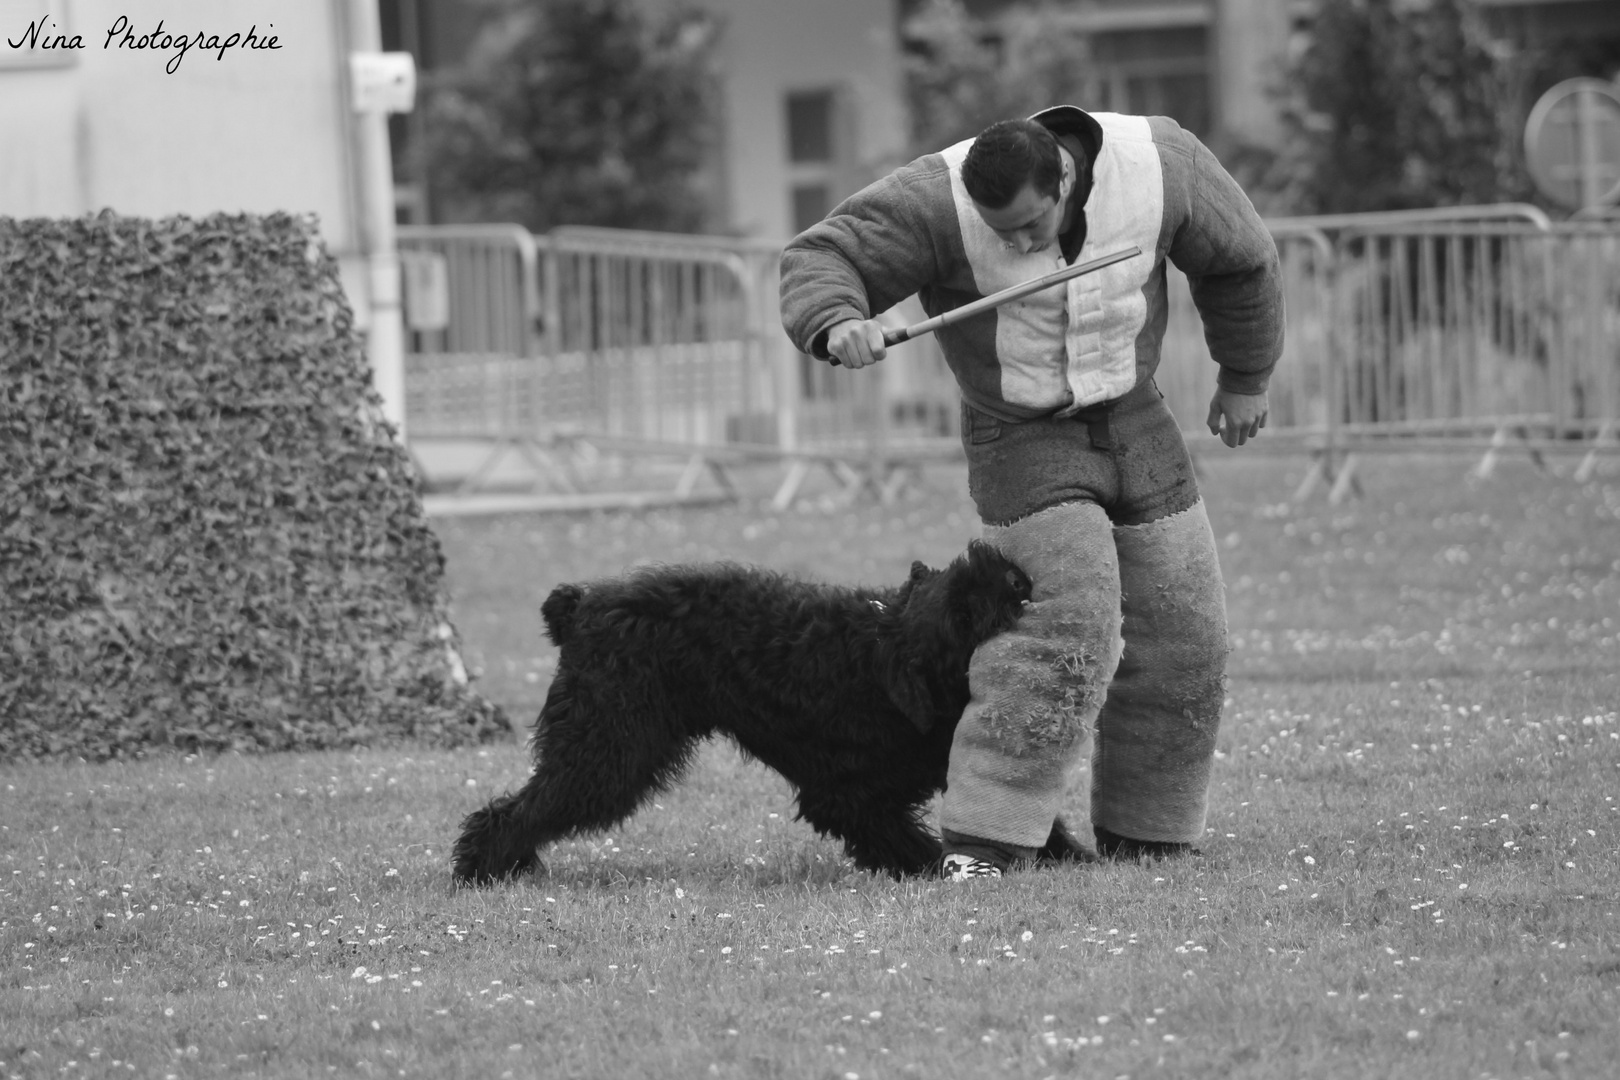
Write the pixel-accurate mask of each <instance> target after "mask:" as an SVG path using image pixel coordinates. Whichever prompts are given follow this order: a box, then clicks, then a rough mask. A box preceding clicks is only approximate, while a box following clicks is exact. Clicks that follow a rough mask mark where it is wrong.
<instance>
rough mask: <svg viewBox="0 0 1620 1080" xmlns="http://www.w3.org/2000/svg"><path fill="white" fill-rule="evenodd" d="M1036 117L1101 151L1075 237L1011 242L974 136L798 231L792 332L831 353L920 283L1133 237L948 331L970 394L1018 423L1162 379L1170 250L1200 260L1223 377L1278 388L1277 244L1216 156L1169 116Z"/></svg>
mask: <svg viewBox="0 0 1620 1080" xmlns="http://www.w3.org/2000/svg"><path fill="white" fill-rule="evenodd" d="M1032 119H1034V120H1036V121H1037V122H1039V123H1042V124H1044V125H1045V126H1047V127H1048V128H1050V129H1051V130H1053V131H1054V132H1055V133H1058V134H1059V135H1060V137H1062V136H1065V135H1067V136H1070V137H1072V138H1077V139H1078V140H1079V142H1080V144H1081V145H1082V146H1083V147H1084V148H1085V149H1086V150H1087V151H1088V152H1089V153H1090V155H1091V159H1092V164H1091V170H1090V175H1089V180H1090V190H1089V191H1085V190H1083V189H1079V194H1080V196H1081V197H1083V198H1084V203H1083V221H1082V222H1081V223H1080V224H1079V225H1077V228H1078V229H1079V230H1080V233H1081V235H1082V236H1083V242H1082V243H1081V244H1080V246H1079V247H1078V249H1072V250H1070V251H1069V253H1068V255H1067V256H1065V255H1064V254H1063V253H1061V252H1060V251H1059V245H1058V244H1052V245H1049V246H1048V247H1047V248H1046V250H1043V251H1038V252H1030V253H1028V254H1024V255H1020V254H1019V253H1018V252H1017V250H1016V249H1014V248H1012V247H1010V246H1008V245H1007V244H1006V243H1005V242H1003V241H1002V240H1001V239H1000V238H999V237H998V236H997V235H996V233H995V232H994V231H992V230H991V229H990V227H989V226H988V225H986V224H985V223H984V221H983V219H981V218H980V217H979V215H978V213H977V212H976V211H975V210H974V209H973V204H972V201H971V200H970V199H969V197H968V194H967V190H966V189H965V188H964V187H963V185H962V176H961V165H962V161H963V159H964V158H965V157H966V156H967V151H968V147H969V146H971V145H972V140H971V139H970V140H966V141H964V142H960V143H957V144H956V145H955V146H951V147H949V148H947V149H945V150H943V151H940V152H939V153H935V154H928V155H925V156H923V157H920V158H918V159H917V160H916V161H913V162H911V163H910V164H908V165H905V166H902V167H901V168H899V169H897V170H896V171H894V172H893V173H890V174H889V175H888V176H886V177H884V178H883V179H881V180H878V181H877V182H875V183H873V184H871V185H870V186H868V187H866V188H864V189H863V190H861V191H859V192H856V193H855V194H854V195H852V196H850V197H849V198H848V199H846V200H844V201H843V202H842V203H840V204H839V205H838V206H836V207H834V208H833V210H832V212H831V213H830V214H829V215H828V216H827V217H826V219H824V220H823V221H821V222H819V223H818V224H816V225H814V226H812V227H811V228H809V229H807V230H806V231H805V232H803V233H801V234H800V235H799V236H797V237H795V238H794V239H793V240H792V241H791V242H790V243H789V244H788V246H787V248H786V250H785V251H784V252H783V255H782V291H781V301H782V324H783V327H784V329H786V331H787V334H788V337H789V338H791V339H792V341H793V343H794V344H795V345H796V346H797V347H798V348H800V349H802V350H803V351H805V352H807V353H810V354H811V355H813V356H817V357H820V358H822V359H826V358H827V351H826V340H827V332H828V330H830V329H831V327H832V326H834V325H836V324H837V323H840V322H842V321H844V320H846V319H867V318H871V317H873V316H874V315H877V314H879V313H881V312H883V311H886V310H887V309H888V308H890V307H892V306H893V305H895V304H897V303H899V302H900V301H901V300H904V299H905V298H906V297H908V296H910V295H912V294H913V293H915V294H917V295H918V297H919V299H920V300H921V302H922V306H923V308H924V310H925V311H927V313H928V314H929V315H938V314H940V313H941V312H944V311H948V310H950V309H952V308H956V307H960V306H961V305H963V304H965V303H968V302H970V301H972V300H976V299H978V298H980V297H981V296H987V295H989V294H991V293H994V292H997V291H999V290H1001V289H1005V288H1007V287H1008V286H1011V285H1015V284H1018V283H1019V282H1022V281H1027V280H1029V279H1031V278H1035V277H1039V276H1040V275H1042V274H1046V273H1050V272H1052V271H1053V270H1056V269H1058V268H1059V267H1061V266H1062V265H1064V264H1065V263H1066V262H1068V261H1085V260H1089V259H1093V258H1097V257H1099V256H1101V255H1105V254H1109V253H1111V252H1114V251H1118V250H1120V249H1122V248H1127V247H1129V246H1131V245H1132V244H1135V245H1137V246H1138V247H1140V248H1141V249H1142V254H1141V255H1140V256H1138V257H1136V258H1132V259H1126V260H1125V261H1123V262H1119V263H1115V264H1114V265H1112V266H1108V267H1105V268H1104V269H1102V270H1100V271H1096V272H1094V273H1091V274H1085V275H1082V276H1080V277H1078V278H1073V279H1071V280H1070V281H1068V282H1066V283H1065V284H1063V285H1061V286H1054V287H1052V288H1050V289H1045V290H1043V291H1041V292H1038V293H1035V294H1033V295H1031V296H1029V297H1026V298H1024V299H1023V300H1018V301H1014V302H1012V303H1010V304H1006V305H1003V306H1002V307H999V308H997V309H995V310H993V311H990V312H986V313H984V314H981V315H978V316H975V317H973V318H970V319H965V320H963V321H962V322H960V323H957V324H956V325H954V326H949V327H945V328H942V329H940V330H939V331H937V332H936V336H937V338H938V341H939V345H940V348H941V350H942V351H943V352H944V355H945V359H946V362H947V363H948V364H949V365H950V367H951V370H952V372H953V373H954V374H955V375H956V380H957V382H958V384H959V385H960V387H961V390H962V395H963V397H964V398H966V399H967V401H968V402H969V403H970V404H972V405H974V406H975V407H977V408H978V409H980V410H982V411H984V412H986V413H989V414H990V415H992V416H995V417H997V418H998V419H1001V420H1005V421H1011V422H1017V421H1020V420H1027V419H1032V418H1035V417H1039V416H1051V415H1067V414H1071V413H1073V412H1076V411H1078V410H1080V409H1082V408H1085V407H1087V406H1090V405H1095V404H1098V403H1101V402H1105V401H1110V400H1113V399H1115V398H1118V397H1121V396H1123V395H1124V394H1126V393H1127V392H1129V391H1130V390H1131V389H1133V388H1134V387H1136V386H1137V385H1139V384H1140V383H1142V382H1143V381H1145V380H1147V379H1149V378H1151V377H1152V375H1153V372H1154V370H1155V369H1156V368H1157V367H1158V364H1159V353H1160V346H1161V345H1162V343H1163V340H1164V331H1165V325H1166V322H1167V319H1168V306H1167V300H1166V294H1165V261H1166V260H1167V259H1168V260H1169V261H1170V262H1173V263H1174V264H1175V265H1176V266H1177V267H1178V268H1179V269H1180V270H1181V271H1182V272H1183V273H1185V274H1186V275H1187V278H1188V281H1189V283H1190V285H1191V289H1192V297H1193V301H1194V303H1195V305H1196V306H1197V308H1198V311H1199V314H1200V316H1201V317H1202V319H1203V323H1204V338H1205V342H1206V343H1207V344H1208V346H1209V352H1210V355H1211V357H1212V358H1213V359H1214V360H1215V362H1216V363H1217V364H1219V365H1220V371H1219V373H1218V376H1217V382H1218V384H1219V385H1220V386H1221V387H1223V388H1224V389H1227V390H1232V391H1235V392H1238V393H1245V394H1254V393H1260V392H1262V391H1263V390H1265V388H1266V383H1267V380H1268V378H1269V376H1270V373H1271V369H1272V368H1273V367H1274V366H1275V365H1276V363H1277V360H1278V357H1279V356H1280V355H1281V352H1282V338H1283V300H1282V289H1281V282H1280V280H1279V272H1278V262H1277V248H1276V244H1275V243H1274V242H1273V240H1272V238H1271V234H1270V232H1269V231H1268V230H1267V228H1266V226H1265V223H1264V222H1262V221H1261V219H1260V216H1259V215H1258V214H1257V213H1256V212H1255V209H1254V206H1253V204H1251V203H1250V201H1249V199H1248V196H1246V195H1245V194H1244V193H1243V190H1242V189H1241V188H1240V187H1239V186H1238V184H1237V182H1236V181H1235V180H1233V179H1232V177H1231V176H1230V175H1229V174H1228V173H1227V172H1226V170H1225V169H1223V168H1222V167H1221V165H1220V162H1218V161H1217V160H1216V159H1215V156H1214V155H1213V154H1212V153H1210V151H1209V150H1208V148H1206V147H1205V146H1204V145H1203V143H1201V142H1200V141H1199V140H1198V139H1197V138H1196V137H1194V136H1193V135H1192V134H1191V133H1190V132H1188V131H1186V130H1184V129H1183V128H1182V127H1181V126H1180V125H1178V124H1177V123H1176V122H1175V121H1173V120H1170V119H1168V118H1165V117H1161V116H1125V115H1121V114H1115V113H1095V114H1090V113H1086V112H1083V111H1082V110H1080V109H1077V108H1074V107H1073V106H1067V105H1064V106H1058V107H1056V108H1052V109H1047V110H1044V111H1043V112H1040V113H1036V114H1035V116H1034V117H1032ZM1070 235H1071V236H1072V235H1073V234H1070ZM1063 246H1064V247H1066V248H1072V245H1071V244H1065V245H1063Z"/></svg>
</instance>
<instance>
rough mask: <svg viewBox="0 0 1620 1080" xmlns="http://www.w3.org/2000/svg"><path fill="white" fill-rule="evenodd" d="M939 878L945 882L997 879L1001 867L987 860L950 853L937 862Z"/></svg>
mask: <svg viewBox="0 0 1620 1080" xmlns="http://www.w3.org/2000/svg"><path fill="white" fill-rule="evenodd" d="M939 876H940V877H942V878H944V879H945V880H946V881H971V880H972V879H974V878H998V877H1000V876H1001V867H999V866H997V865H996V864H995V863H993V862H991V861H990V860H989V859H975V858H974V857H973V856H972V855H962V854H958V853H954V852H953V853H951V854H948V855H946V856H945V857H944V858H942V859H940V861H939Z"/></svg>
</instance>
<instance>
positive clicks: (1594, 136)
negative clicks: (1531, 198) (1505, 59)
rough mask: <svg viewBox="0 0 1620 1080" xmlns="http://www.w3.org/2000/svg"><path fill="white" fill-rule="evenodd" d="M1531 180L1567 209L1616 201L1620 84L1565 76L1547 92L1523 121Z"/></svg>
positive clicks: (1618, 188) (1619, 172)
mask: <svg viewBox="0 0 1620 1080" xmlns="http://www.w3.org/2000/svg"><path fill="white" fill-rule="evenodd" d="M1524 154H1525V160H1526V161H1527V163H1528V164H1529V166H1530V178H1531V179H1532V180H1534V181H1535V183H1536V188H1537V190H1539V191H1540V192H1541V193H1542V194H1543V195H1545V196H1546V197H1547V198H1549V199H1551V200H1553V201H1554V202H1556V203H1558V204H1559V205H1560V206H1567V207H1569V208H1570V209H1571V210H1584V209H1587V208H1590V207H1598V206H1608V205H1611V204H1613V203H1615V202H1616V201H1620V88H1616V87H1615V85H1614V84H1613V83H1609V82H1605V81H1604V80H1602V79H1566V80H1564V81H1563V82H1561V83H1559V84H1558V85H1557V86H1554V87H1553V88H1552V89H1551V90H1548V91H1547V92H1546V93H1545V94H1542V95H1541V98H1540V99H1539V100H1538V101H1537V102H1536V104H1535V107H1534V108H1533V109H1531V110H1530V119H1529V120H1528V121H1527V122H1526V123H1525V125H1524Z"/></svg>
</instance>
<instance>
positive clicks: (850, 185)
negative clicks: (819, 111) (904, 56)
mask: <svg viewBox="0 0 1620 1080" xmlns="http://www.w3.org/2000/svg"><path fill="white" fill-rule="evenodd" d="M647 2H648V3H649V4H652V5H656V4H658V3H660V2H662V0H647ZM703 6H704V7H706V8H708V9H709V10H711V11H714V12H715V13H717V14H719V15H721V16H722V17H723V18H724V19H725V23H726V29H725V32H724V36H723V37H722V39H721V44H720V51H719V66H720V72H721V80H722V96H723V100H724V108H725V114H726V115H725V117H724V125H725V134H724V140H725V145H724V147H723V150H722V154H723V163H724V164H723V168H724V171H725V175H724V189H725V196H726V197H725V200H724V202H725V203H726V212H725V217H726V220H724V221H722V222H719V223H717V224H718V226H719V228H720V229H721V231H725V232H732V233H738V234H741V235H746V236H763V237H771V238H782V237H787V236H791V235H793V234H794V233H795V232H796V231H798V230H797V226H798V224H800V222H798V221H796V220H795V217H794V196H793V190H794V187H795V186H796V184H797V186H799V187H800V188H801V189H802V188H805V187H807V186H811V185H814V184H816V183H820V182H825V184H826V185H827V188H828V193H829V195H830V196H831V198H832V199H833V201H836V200H837V199H839V198H842V197H843V196H844V195H847V194H849V193H851V192H853V191H855V190H857V189H859V188H860V187H861V186H863V185H864V184H866V183H868V182H870V181H871V180H873V179H876V178H877V177H878V176H880V175H881V174H883V173H884V172H886V171H888V170H889V169H891V168H893V167H894V166H896V165H898V164H901V163H902V162H903V160H904V157H903V155H904V152H905V145H906V117H905V105H904V94H903V82H902V73H901V68H900V46H899V36H898V15H897V12H896V4H895V0H816V2H814V3H806V2H804V0H771V2H767V0H704V2H703ZM824 91H825V92H830V94H831V99H832V101H833V106H834V108H833V114H832V116H831V118H830V119H831V125H832V131H831V134H832V147H831V150H832V155H831V160H829V161H826V162H801V163H799V164H797V165H795V164H794V163H793V162H791V161H790V160H789V152H790V146H789V140H788V95H789V94H801V95H814V94H816V93H819V92H824ZM801 100H804V99H802V98H801ZM803 210H804V208H803V207H802V206H801V213H802V212H803Z"/></svg>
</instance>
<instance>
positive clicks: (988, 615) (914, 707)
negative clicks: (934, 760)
mask: <svg viewBox="0 0 1620 1080" xmlns="http://www.w3.org/2000/svg"><path fill="white" fill-rule="evenodd" d="M1031 589H1032V586H1031V583H1030V580H1029V575H1027V574H1025V573H1024V571H1023V570H1021V569H1020V568H1019V567H1018V565H1017V564H1016V563H1014V562H1012V560H1010V559H1008V558H1007V557H1006V556H1005V555H1003V554H1002V553H1001V552H1000V551H998V550H997V549H996V548H994V547H992V546H991V545H989V544H986V543H984V542H983V541H979V540H975V541H974V542H973V543H971V544H969V545H968V549H967V551H965V552H964V553H963V554H961V555H959V556H957V557H956V558H955V559H953V560H952V561H951V564H950V565H949V566H947V567H946V568H945V569H943V570H934V569H931V568H929V567H928V566H926V565H924V564H923V563H920V562H918V563H913V564H912V566H911V576H910V578H909V579H908V580H907V581H906V583H905V584H904V585H902V586H901V587H900V592H899V594H898V595H897V596H896V598H895V601H894V604H893V612H894V617H895V619H896V624H897V625H896V630H897V634H896V638H895V651H894V656H893V662H892V664H891V665H890V674H889V678H888V684H889V685H888V691H889V696H890V698H891V699H892V700H893V701H894V703H895V704H896V705H898V706H899V707H900V709H901V711H902V712H904V713H905V714H906V716H907V717H909V718H910V719H911V722H912V723H913V724H914V725H916V727H917V729H918V730H919V731H928V730H929V729H930V728H932V727H933V726H934V724H935V723H937V722H940V721H946V722H953V723H954V721H955V720H956V719H957V718H958V717H959V716H960V714H961V711H962V708H963V706H964V705H965V704H966V702H967V694H968V689H967V666H968V660H969V659H970V658H971V657H972V656H973V650H974V649H976V648H977V647H978V646H979V645H980V644H981V643H982V642H984V641H986V640H988V639H989V638H992V637H994V636H995V635H996V634H999V633H1001V632H1002V631H1003V630H1006V629H1007V628H1008V627H1010V626H1012V625H1013V624H1014V623H1015V622H1017V621H1018V616H1019V614H1020V613H1021V612H1022V611H1023V608H1024V604H1025V603H1027V602H1028V601H1029V598H1030V593H1031Z"/></svg>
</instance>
